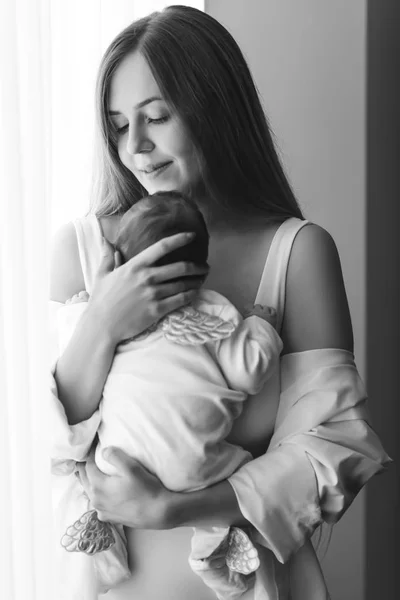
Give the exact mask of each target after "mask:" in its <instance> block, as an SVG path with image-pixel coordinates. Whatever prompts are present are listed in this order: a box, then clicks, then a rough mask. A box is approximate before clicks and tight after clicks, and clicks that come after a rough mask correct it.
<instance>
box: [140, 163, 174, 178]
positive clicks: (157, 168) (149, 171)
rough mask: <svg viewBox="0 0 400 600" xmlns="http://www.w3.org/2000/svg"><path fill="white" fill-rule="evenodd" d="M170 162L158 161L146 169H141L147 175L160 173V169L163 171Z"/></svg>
mask: <svg viewBox="0 0 400 600" xmlns="http://www.w3.org/2000/svg"><path fill="white" fill-rule="evenodd" d="M170 164H171V162H166V163H159V164H158V165H152V166H151V167H149V168H148V169H143V170H142V173H144V174H145V175H147V176H151V175H157V174H158V173H161V171H164V170H165V169H166V168H167V167H169V165H170Z"/></svg>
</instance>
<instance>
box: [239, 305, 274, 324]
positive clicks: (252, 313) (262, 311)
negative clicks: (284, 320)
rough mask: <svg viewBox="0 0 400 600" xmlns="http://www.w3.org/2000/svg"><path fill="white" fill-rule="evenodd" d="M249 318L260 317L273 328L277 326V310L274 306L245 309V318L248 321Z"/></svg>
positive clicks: (255, 306)
mask: <svg viewBox="0 0 400 600" xmlns="http://www.w3.org/2000/svg"><path fill="white" fill-rule="evenodd" d="M247 317H259V318H260V319H264V321H267V322H268V323H270V324H271V325H272V326H273V327H275V326H276V322H277V317H276V310H275V309H274V308H272V306H263V305H262V304H254V306H248V307H245V309H244V318H245V319H247Z"/></svg>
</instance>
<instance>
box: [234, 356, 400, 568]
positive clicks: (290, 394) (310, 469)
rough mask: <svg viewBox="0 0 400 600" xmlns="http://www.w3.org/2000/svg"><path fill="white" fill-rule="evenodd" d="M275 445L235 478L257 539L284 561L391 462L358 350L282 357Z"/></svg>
mask: <svg viewBox="0 0 400 600" xmlns="http://www.w3.org/2000/svg"><path fill="white" fill-rule="evenodd" d="M280 374H281V397H280V404H279V410H278V414H277V418H276V423H275V431H274V435H273V437H272V439H271V443H270V445H269V448H268V451H267V452H266V453H265V454H264V455H263V456H261V457H259V458H256V459H255V460H253V461H251V462H249V463H247V464H246V465H244V466H243V467H241V468H240V469H239V470H238V471H236V473H234V474H233V475H232V476H231V477H230V478H229V479H228V481H229V482H230V484H231V485H232V487H233V489H234V491H235V494H236V497H237V499H238V503H239V506H240V509H241V511H242V513H243V515H244V517H245V518H246V519H247V520H248V521H250V523H252V525H253V526H254V527H255V529H256V531H257V534H256V535H257V536H258V541H259V543H261V544H262V545H263V546H265V547H266V548H268V549H270V550H271V551H272V552H273V553H274V554H275V556H276V558H277V559H278V560H279V561H280V562H282V563H284V562H286V561H287V560H288V559H289V558H290V557H291V555H292V554H293V553H295V552H296V551H297V550H298V549H299V548H300V547H301V546H302V545H303V544H304V542H305V541H306V539H307V538H309V537H310V536H311V534H312V533H313V531H314V530H315V528H316V527H317V526H318V525H319V524H320V523H321V522H322V521H326V522H327V523H335V522H336V521H338V520H339V519H340V517H341V516H342V515H343V513H344V512H345V511H346V509H347V508H348V507H349V506H350V504H351V502H352V501H353V500H354V498H355V496H356V495H357V493H358V492H359V491H360V489H361V488H362V487H363V486H364V485H365V483H366V482H367V481H368V480H369V479H370V478H371V477H372V476H373V475H375V474H376V473H379V472H381V471H382V470H383V469H384V467H385V465H386V464H387V463H388V462H390V461H391V459H390V458H389V456H388V455H387V454H386V452H385V451H384V449H383V447H382V445H381V442H380V440H379V438H378V436H377V434H376V433H375V432H374V430H373V429H372V427H371V425H370V424H369V418H368V412H367V406H366V403H367V395H366V391H365V387H364V385H363V382H362V380H361V378H360V376H359V374H358V371H357V368H356V365H355V362H354V355H353V354H352V353H351V352H348V351H346V350H340V349H331V348H326V349H321V350H309V351H306V352H299V353H293V354H288V355H285V356H283V357H282V359H281V372H280Z"/></svg>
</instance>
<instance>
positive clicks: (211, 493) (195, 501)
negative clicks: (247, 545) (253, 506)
mask: <svg viewBox="0 0 400 600" xmlns="http://www.w3.org/2000/svg"><path fill="white" fill-rule="evenodd" d="M168 513H169V514H168V517H167V520H168V525H169V527H170V528H171V529H172V528H174V527H229V526H231V525H236V526H238V527H240V526H245V525H249V522H248V521H247V520H246V519H245V517H244V516H243V515H242V513H241V511H240V508H239V504H238V501H237V498H236V494H235V492H234V491H233V488H232V486H231V485H230V483H229V482H228V481H227V480H225V481H221V482H220V483H217V484H215V485H212V486H210V487H208V488H205V489H204V490H198V491H196V492H188V493H178V492H172V494H171V497H170V503H169V510H168Z"/></svg>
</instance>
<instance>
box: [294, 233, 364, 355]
mask: <svg viewBox="0 0 400 600" xmlns="http://www.w3.org/2000/svg"><path fill="white" fill-rule="evenodd" d="M282 340H283V343H284V351H283V354H288V353H291V352H302V351H305V350H312V349H316V348H343V349H345V350H349V351H351V352H352V351H353V330H352V324H351V317H350V312H349V306H348V301H347V296H346V290H345V287H344V281H343V274H342V267H341V264H340V258H339V253H338V250H337V247H336V244H335V241H334V240H333V238H332V236H331V235H330V234H329V233H328V232H327V231H326V230H325V229H323V228H322V227H320V226H319V225H315V224H313V223H310V224H308V225H306V226H305V227H303V228H302V229H300V231H299V232H298V234H297V236H296V238H295V240H294V242H293V247H292V252H291V256H290V260H289V265H288V273H287V281H286V299H285V313H284V319H283V326H282Z"/></svg>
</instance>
